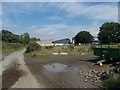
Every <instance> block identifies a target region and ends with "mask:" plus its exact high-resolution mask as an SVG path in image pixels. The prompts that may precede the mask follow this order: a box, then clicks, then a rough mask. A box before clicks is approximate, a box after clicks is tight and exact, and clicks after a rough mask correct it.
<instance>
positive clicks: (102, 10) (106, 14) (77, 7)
mask: <svg viewBox="0 0 120 90" xmlns="http://www.w3.org/2000/svg"><path fill="white" fill-rule="evenodd" d="M58 7H59V8H60V9H61V10H63V11H65V12H66V13H68V16H69V17H76V16H86V17H87V18H90V19H94V20H115V21H117V20H118V7H117V3H116V4H115V5H111V4H110V3H108V4H104V5H103V4H98V5H91V6H89V5H86V4H85V3H60V4H58Z"/></svg>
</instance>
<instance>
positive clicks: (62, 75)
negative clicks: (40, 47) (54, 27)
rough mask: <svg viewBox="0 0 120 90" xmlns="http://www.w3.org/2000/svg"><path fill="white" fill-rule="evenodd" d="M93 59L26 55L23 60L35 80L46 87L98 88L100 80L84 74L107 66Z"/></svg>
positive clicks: (104, 68)
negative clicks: (89, 77)
mask: <svg viewBox="0 0 120 90" xmlns="http://www.w3.org/2000/svg"><path fill="white" fill-rule="evenodd" d="M95 60H96V57H95V56H87V57H86V56H49V57H48V56H47V57H38V58H35V57H31V58H30V57H29V58H28V57H27V58H26V59H25V62H26V64H27V66H28V68H29V69H30V71H31V73H32V74H33V75H34V76H35V78H36V80H37V81H38V82H39V83H40V82H42V83H43V84H44V85H45V86H46V87H47V88H98V87H100V86H101V82H100V81H99V82H97V80H93V81H91V80H90V79H86V77H85V74H86V73H87V72H90V71H100V72H102V71H106V70H108V69H109V68H108V65H103V67H101V66H98V65H95V63H94V62H95ZM93 82H94V83H93Z"/></svg>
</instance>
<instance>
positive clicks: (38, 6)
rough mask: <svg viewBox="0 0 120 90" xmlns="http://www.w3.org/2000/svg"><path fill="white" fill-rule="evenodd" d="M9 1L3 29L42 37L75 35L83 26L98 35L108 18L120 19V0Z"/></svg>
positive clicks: (55, 37)
mask: <svg viewBox="0 0 120 90" xmlns="http://www.w3.org/2000/svg"><path fill="white" fill-rule="evenodd" d="M7 1H9V0H6V2H2V29H5V30H9V31H12V32H13V33H15V34H19V35H20V34H22V33H25V32H28V33H29V34H30V36H32V37H37V38H40V39H41V40H50V39H52V40H57V39H63V38H70V39H71V38H72V37H74V36H75V35H76V34H77V33H78V32H80V31H83V30H85V31H89V32H90V33H91V34H92V35H93V36H94V37H96V36H97V34H98V32H99V27H100V26H101V25H102V24H103V23H104V22H117V21H118V3H117V2H7ZM13 1H16V0H13ZM86 1H88V0H86ZM0 16H1V14H0Z"/></svg>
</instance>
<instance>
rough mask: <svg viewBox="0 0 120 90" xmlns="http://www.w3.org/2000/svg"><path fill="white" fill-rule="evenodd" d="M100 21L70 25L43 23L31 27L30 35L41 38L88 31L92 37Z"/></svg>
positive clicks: (60, 37)
mask: <svg viewBox="0 0 120 90" xmlns="http://www.w3.org/2000/svg"><path fill="white" fill-rule="evenodd" d="M100 25H101V23H99V22H93V23H91V24H89V25H80V26H72V27H70V26H69V25H66V24H55V25H45V26H43V27H38V28H37V29H31V32H30V35H31V36H37V37H39V38H41V39H42V40H43V39H62V38H70V39H71V38H72V37H74V36H75V35H76V34H77V33H78V32H80V31H83V30H85V31H89V32H90V33H91V34H92V35H93V36H94V37H96V36H97V34H98V32H99V27H100Z"/></svg>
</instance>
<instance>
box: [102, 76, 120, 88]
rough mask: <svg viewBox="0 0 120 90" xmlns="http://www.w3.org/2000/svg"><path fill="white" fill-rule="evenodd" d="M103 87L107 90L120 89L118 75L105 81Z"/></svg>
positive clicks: (119, 77)
mask: <svg viewBox="0 0 120 90" xmlns="http://www.w3.org/2000/svg"><path fill="white" fill-rule="evenodd" d="M104 85H105V87H106V88H107V89H111V90H112V89H113V88H120V75H117V76H116V75H114V76H113V77H112V78H110V79H108V80H106V81H105V82H104Z"/></svg>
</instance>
